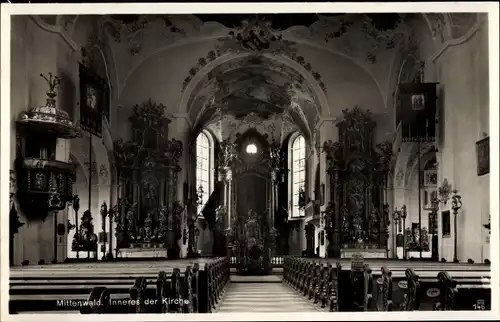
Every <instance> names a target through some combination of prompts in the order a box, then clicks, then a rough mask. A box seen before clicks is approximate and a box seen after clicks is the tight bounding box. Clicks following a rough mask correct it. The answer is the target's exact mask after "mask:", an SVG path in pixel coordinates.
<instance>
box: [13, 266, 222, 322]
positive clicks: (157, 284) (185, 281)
mask: <svg viewBox="0 0 500 322" xmlns="http://www.w3.org/2000/svg"><path fill="white" fill-rule="evenodd" d="M229 274H230V261H229V258H226V257H220V258H198V259H195V260H172V261H168V260H166V261H158V262H149V263H147V262H146V263H144V262H142V263H141V262H135V263H134V262H129V263H123V262H121V263H120V262H114V263H113V262H110V263H108V262H100V263H99V262H97V263H90V264H84V263H80V264H56V265H41V266H37V267H23V268H11V270H10V288H9V293H10V298H9V311H10V314H17V313H41V312H44V313H55V312H65V313H70V312H73V313H77V312H80V313H86V314H90V313H211V312H214V311H215V310H216V308H217V307H218V305H220V302H221V299H222V296H223V294H224V292H225V290H226V288H227V286H228V283H229V280H230V279H229Z"/></svg>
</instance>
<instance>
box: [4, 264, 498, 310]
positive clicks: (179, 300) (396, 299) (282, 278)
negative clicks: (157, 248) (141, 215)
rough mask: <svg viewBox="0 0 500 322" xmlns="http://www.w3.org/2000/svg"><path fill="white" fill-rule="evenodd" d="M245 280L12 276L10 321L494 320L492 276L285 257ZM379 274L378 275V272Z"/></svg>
mask: <svg viewBox="0 0 500 322" xmlns="http://www.w3.org/2000/svg"><path fill="white" fill-rule="evenodd" d="M274 262H279V263H282V264H275V265H274V266H273V268H272V272H271V274H268V275H248V274H247V275H239V274H237V270H236V267H234V265H231V259H230V258H228V257H219V258H198V259H179V260H158V261H148V262H146V261H122V262H93V263H72V264H71V263H64V264H57V265H36V266H35V265H33V266H26V267H12V268H11V270H10V291H9V293H10V301H9V311H10V313H11V314H19V313H35V312H36V313H42V312H43V313H62V312H64V313H71V312H73V313H78V312H80V313H83V314H92V313H100V314H103V313H105V314H107V313H115V314H117V313H118V314H119V313H122V314H123V313H232V312H235V313H247V312H248V313H251V312H273V313H274V312H276V313H278V312H346V311H347V312H349V311H350V312H352V311H416V310H424V311H426V310H440V311H441V310H490V309H491V290H490V278H491V272H490V267H489V266H488V265H484V264H465V263H459V264H456V263H435V262H421V261H401V260H400V261H394V260H374V259H371V260H369V259H367V260H362V259H361V260H360V259H359V258H357V259H353V260H351V261H349V260H347V259H338V260H336V259H319V258H304V257H295V256H285V257H283V258H282V260H279V261H276V260H275V261H274ZM380 267H381V268H382V269H379V268H380Z"/></svg>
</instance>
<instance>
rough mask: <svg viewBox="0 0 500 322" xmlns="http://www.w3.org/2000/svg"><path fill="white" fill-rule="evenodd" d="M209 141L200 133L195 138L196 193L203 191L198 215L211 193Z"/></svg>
mask: <svg viewBox="0 0 500 322" xmlns="http://www.w3.org/2000/svg"><path fill="white" fill-rule="evenodd" d="M210 155H211V154H210V141H209V139H208V137H207V135H206V134H205V133H203V132H202V133H200V134H199V135H198V137H197V138H196V192H197V193H199V191H200V187H201V189H202V190H203V194H202V195H201V204H199V206H198V213H199V212H200V211H202V210H203V206H204V205H205V203H206V202H207V201H208V197H209V193H210V192H211V191H212V189H211V188H212V187H211V184H210V182H211V180H210V177H211V176H210V163H211V162H210V159H211V157H210Z"/></svg>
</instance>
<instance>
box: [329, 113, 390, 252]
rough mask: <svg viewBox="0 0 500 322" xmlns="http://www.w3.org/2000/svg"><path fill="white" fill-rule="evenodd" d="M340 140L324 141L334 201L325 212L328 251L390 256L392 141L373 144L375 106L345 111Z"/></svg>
mask: <svg viewBox="0 0 500 322" xmlns="http://www.w3.org/2000/svg"><path fill="white" fill-rule="evenodd" d="M342 113H343V120H342V121H341V122H340V123H338V124H337V127H338V133H339V140H338V142H332V141H328V142H325V143H324V145H323V152H325V153H327V172H328V174H329V176H330V187H331V189H330V203H329V204H328V207H327V209H326V210H325V212H324V216H325V226H326V227H325V228H326V231H327V239H328V242H329V244H328V247H327V256H328V257H330V258H340V257H342V258H352V257H353V256H357V255H359V254H360V255H362V256H363V257H364V258H387V246H388V244H387V241H388V237H389V230H388V226H389V205H388V203H387V195H386V193H387V192H386V191H387V176H388V174H389V171H390V169H391V162H392V144H391V143H390V142H382V143H379V144H376V145H375V144H374V137H375V126H376V123H375V121H373V119H372V115H371V112H370V111H364V110H361V109H359V108H358V107H355V108H354V109H352V110H344V111H342Z"/></svg>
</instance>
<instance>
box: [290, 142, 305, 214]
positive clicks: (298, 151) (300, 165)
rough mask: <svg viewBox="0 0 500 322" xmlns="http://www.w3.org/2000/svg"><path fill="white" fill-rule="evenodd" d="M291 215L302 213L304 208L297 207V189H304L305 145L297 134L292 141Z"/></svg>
mask: <svg viewBox="0 0 500 322" xmlns="http://www.w3.org/2000/svg"><path fill="white" fill-rule="evenodd" d="M291 176H292V178H291V179H292V184H291V187H292V191H291V194H292V217H300V216H303V215H304V210H303V209H300V208H299V191H300V189H301V188H302V189H303V190H305V182H306V146H305V140H304V137H303V136H298V137H297V138H295V140H294V141H293V143H292V169H291Z"/></svg>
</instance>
